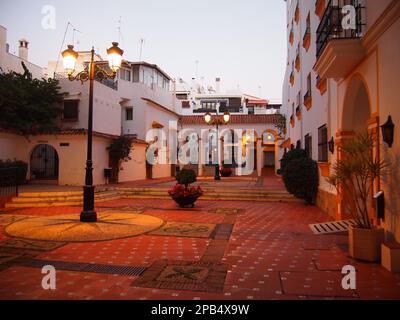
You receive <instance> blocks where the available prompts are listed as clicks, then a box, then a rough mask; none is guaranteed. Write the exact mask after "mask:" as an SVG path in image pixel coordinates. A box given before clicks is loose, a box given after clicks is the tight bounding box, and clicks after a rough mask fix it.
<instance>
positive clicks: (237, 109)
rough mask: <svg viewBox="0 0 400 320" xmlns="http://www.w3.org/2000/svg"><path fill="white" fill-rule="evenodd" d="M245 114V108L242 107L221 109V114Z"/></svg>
mask: <svg viewBox="0 0 400 320" xmlns="http://www.w3.org/2000/svg"><path fill="white" fill-rule="evenodd" d="M224 112H229V113H243V106H240V107H222V106H221V107H219V113H224Z"/></svg>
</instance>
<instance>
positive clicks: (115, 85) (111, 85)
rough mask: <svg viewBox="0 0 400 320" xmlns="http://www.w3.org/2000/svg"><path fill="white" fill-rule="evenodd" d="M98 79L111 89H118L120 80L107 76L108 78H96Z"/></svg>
mask: <svg viewBox="0 0 400 320" xmlns="http://www.w3.org/2000/svg"><path fill="white" fill-rule="evenodd" d="M96 81H97V82H99V83H101V84H103V85H105V86H106V87H109V88H110V89H113V90H118V80H113V79H108V78H107V79H96Z"/></svg>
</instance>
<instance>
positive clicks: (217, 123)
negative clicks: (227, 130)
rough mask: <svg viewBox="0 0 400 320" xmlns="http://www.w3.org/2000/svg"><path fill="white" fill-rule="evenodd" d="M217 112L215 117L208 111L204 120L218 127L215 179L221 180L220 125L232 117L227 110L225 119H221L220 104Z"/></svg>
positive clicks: (226, 122)
mask: <svg viewBox="0 0 400 320" xmlns="http://www.w3.org/2000/svg"><path fill="white" fill-rule="evenodd" d="M215 112H216V117H215V118H214V119H213V117H212V116H211V114H210V113H209V112H207V113H206V115H205V116H204V120H205V122H206V123H207V124H208V125H210V126H215V127H216V129H217V164H216V166H215V176H214V179H215V180H217V181H218V180H221V176H220V173H219V126H220V125H224V124H228V123H229V120H230V119H231V114H230V113H229V112H227V111H226V112H225V113H224V116H223V119H220V117H219V114H218V106H217V109H216V110H215Z"/></svg>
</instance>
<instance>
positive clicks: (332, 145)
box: [328, 137, 335, 154]
mask: <svg viewBox="0 0 400 320" xmlns="http://www.w3.org/2000/svg"><path fill="white" fill-rule="evenodd" d="M328 148H329V151H330V152H331V153H332V154H334V153H335V139H334V138H333V137H332V138H331V140H329V142H328Z"/></svg>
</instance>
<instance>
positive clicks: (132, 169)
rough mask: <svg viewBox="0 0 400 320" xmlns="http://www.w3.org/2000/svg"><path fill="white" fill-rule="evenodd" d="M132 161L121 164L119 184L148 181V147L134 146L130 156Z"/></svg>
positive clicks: (142, 145)
mask: <svg viewBox="0 0 400 320" xmlns="http://www.w3.org/2000/svg"><path fill="white" fill-rule="evenodd" d="M130 157H131V158H132V160H130V161H128V162H123V163H122V164H121V168H122V170H120V172H119V180H118V181H119V182H129V181H135V180H144V179H146V145H145V144H139V143H135V144H133V147H132V151H131V154H130Z"/></svg>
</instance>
